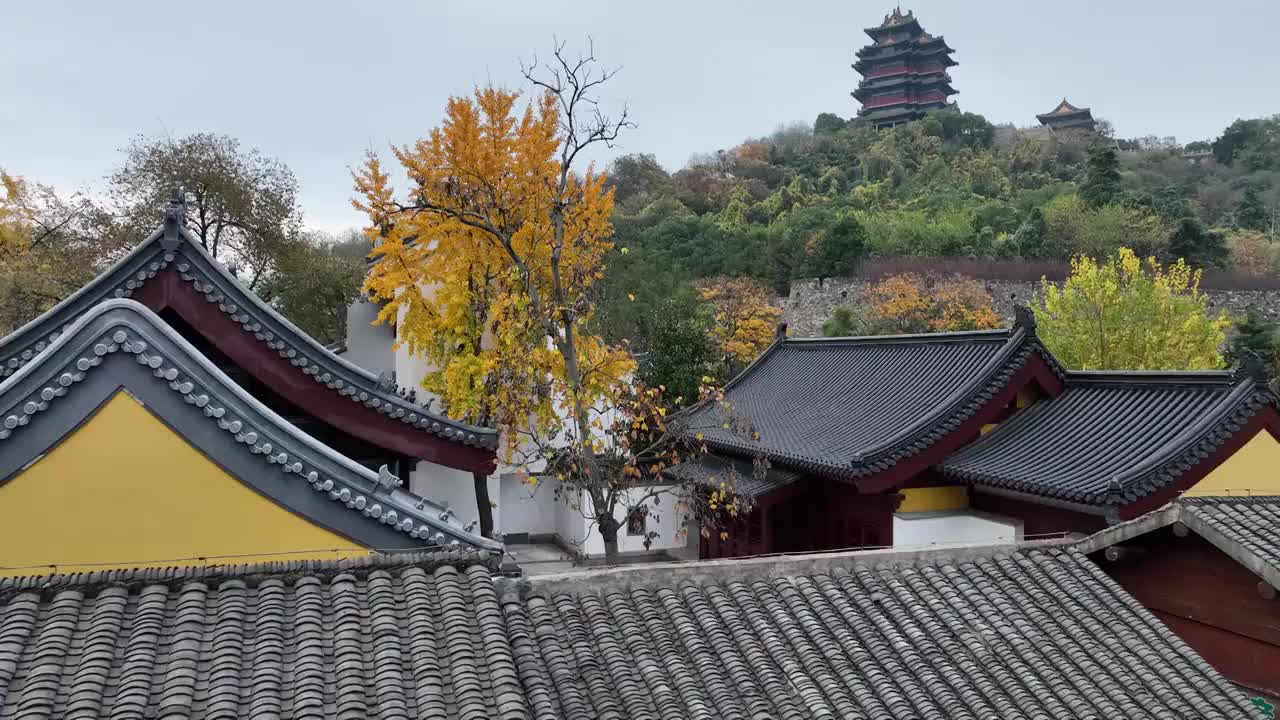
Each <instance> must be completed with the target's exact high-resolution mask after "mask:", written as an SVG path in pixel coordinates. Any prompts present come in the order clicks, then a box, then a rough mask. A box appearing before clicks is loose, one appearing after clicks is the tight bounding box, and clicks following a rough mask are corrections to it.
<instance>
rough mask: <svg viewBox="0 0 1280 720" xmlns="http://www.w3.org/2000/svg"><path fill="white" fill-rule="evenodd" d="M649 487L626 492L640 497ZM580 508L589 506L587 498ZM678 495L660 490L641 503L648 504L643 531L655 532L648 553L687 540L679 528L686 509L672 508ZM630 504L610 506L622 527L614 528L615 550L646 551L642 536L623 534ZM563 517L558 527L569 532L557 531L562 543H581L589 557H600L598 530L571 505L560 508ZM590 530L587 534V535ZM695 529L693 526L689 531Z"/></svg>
mask: <svg viewBox="0 0 1280 720" xmlns="http://www.w3.org/2000/svg"><path fill="white" fill-rule="evenodd" d="M649 490H650V488H633V489H632V490H630V491H629V494H630V496H631V497H634V498H637V499H638V498H640V497H643V496H644V495H645V494H646V493H648V492H649ZM584 501H585V502H584V504H583V507H584V508H587V509H588V510H589V509H590V508H591V500H590V498H584ZM678 501H679V498H678V497H676V496H674V495H672V494H670V493H663V495H662V496H661V497H660V498H659V499H658V500H657V503H656V504H655V502H654V501H653V500H649V501H647V502H646V503H645V505H647V506H648V507H649V517H648V521H647V526H646V530H647V531H654V532H657V536H656V537H655V538H654V539H653V542H651V543H650V545H649V549H648V552H656V551H659V550H671V549H675V548H684V547H686V546H687V544H688V540H687V538H686V536H685V535H684V534H680V533H679V531H680V530H682V529H683V528H684V525H683V523H684V518H685V517H686V515H687V512H680V511H676V509H675V505H676V503H677V502H678ZM629 508H630V503H622V502H619V503H618V507H617V508H615V509H614V517H615V518H617V519H618V522H620V523H622V527H621V528H619V529H618V552H623V553H643V552H646V550H645V547H644V536H643V535H635V536H630V535H627V511H628V509H629ZM564 511H565V513H566V515H567V516H569V517H567V518H566V520H565V522H564V523H563V524H562V527H564V528H565V532H567V533H571V535H566V534H564V533H562V534H561V539H563V540H565V541H566V542H570V541H571V540H572V541H573V542H576V543H582V541H583V539H584V538H585V539H586V542H585V544H584V545H582V550H583V552H584V553H585V554H586V555H587V556H589V557H603V556H604V539H603V538H601V537H600V530H599V529H598V528H596V527H595V525H594V523H592V522H591V521H589V520H586V519H584V518H582V517H581V513H579V512H578V511H575V510H573V509H571V508H565V509H564ZM588 530H590V534H588ZM693 531H694V532H697V529H696V528H695V529H694V530H693Z"/></svg>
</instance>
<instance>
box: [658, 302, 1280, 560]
mask: <svg viewBox="0 0 1280 720" xmlns="http://www.w3.org/2000/svg"><path fill="white" fill-rule="evenodd" d="M725 392H726V396H727V402H728V406H729V407H730V408H731V410H725V409H724V408H723V407H721V406H719V405H706V406H703V407H699V408H696V409H694V410H693V411H691V417H690V421H691V425H692V427H691V429H690V432H697V433H700V434H701V435H702V436H703V438H704V441H705V442H706V444H707V446H708V449H709V450H710V451H711V453H712V455H711V456H710V457H707V458H701V459H699V460H697V461H690V462H686V463H682V464H680V465H677V466H675V467H673V468H672V469H671V470H670V471H669V472H671V473H673V474H674V475H675V476H677V477H680V478H681V479H684V480H687V481H693V482H705V483H712V484H717V485H718V484H719V483H720V482H725V483H726V484H729V485H732V486H733V487H734V488H735V489H736V490H737V491H738V492H740V493H743V494H746V495H749V496H751V497H753V498H754V500H755V508H754V510H753V511H752V512H751V513H750V515H749V516H748V517H747V518H744V519H743V520H742V521H741V527H738V528H736V529H735V530H734V531H733V532H731V533H729V534H728V535H727V536H726V537H723V538H722V537H718V536H716V535H712V536H711V537H706V538H704V539H703V541H702V545H701V547H700V555H701V556H702V557H707V558H712V557H735V556H744V555H758V554H765V553H776V552H798V551H800V552H803V551H818V550H829V549H836V548H848V547H884V546H909V545H927V544H934V543H954V542H995V541H1016V540H1019V539H1022V538H1025V537H1031V536H1045V535H1055V536H1063V535H1068V534H1088V533H1093V532H1095V531H1098V530H1102V529H1104V528H1106V527H1108V526H1109V525H1112V524H1115V523H1118V522H1122V521H1125V520H1129V519H1132V518H1135V517H1138V516H1140V515H1142V514H1143V513H1146V512H1149V511H1151V510H1154V509H1156V508H1159V507H1160V506H1162V505H1164V504H1165V503H1167V502H1169V501H1170V500H1172V499H1174V498H1176V497H1179V496H1182V495H1186V496H1195V495H1224V494H1227V495H1234V494H1247V493H1255V494H1256V493H1266V494H1280V474H1277V473H1275V472H1274V471H1272V470H1271V468H1274V467H1277V466H1280V399H1278V398H1277V397H1276V395H1275V394H1274V393H1273V392H1272V391H1271V390H1269V389H1268V388H1267V385H1266V383H1265V378H1264V377H1263V376H1262V374H1261V370H1260V369H1259V368H1255V367H1252V366H1250V367H1245V368H1238V369H1236V370H1232V371H1203V372H1189V373H1162V372H1074V371H1068V370H1065V369H1064V368H1063V367H1062V366H1061V365H1060V364H1059V363H1058V362H1057V361H1056V360H1055V359H1054V358H1053V356H1052V354H1051V353H1050V352H1049V351H1048V350H1047V349H1046V348H1045V347H1044V345H1043V344H1042V343H1041V342H1040V341H1039V339H1038V338H1037V336H1036V332H1035V322H1034V319H1033V318H1032V316H1031V313H1030V312H1029V311H1027V310H1025V309H1021V310H1020V311H1019V313H1018V319H1017V321H1016V322H1015V323H1014V326H1013V327H1012V328H1009V329H1006V330H994V331H976V332H956V333H935V334H923V335H904V336H883V337H864V338H812V339H808V338H806V339H795V338H787V337H785V336H784V335H780V336H779V338H778V339H777V341H775V343H774V344H773V345H772V346H770V348H769V349H767V350H766V351H765V352H764V353H763V354H762V355H761V356H760V358H758V359H757V360H756V361H755V363H753V364H752V365H751V366H750V367H748V368H747V369H746V370H745V371H744V372H743V373H742V374H741V375H739V376H738V377H737V378H735V379H734V380H733V381H732V382H730V383H729V385H728V386H727V387H726V390H725ZM730 414H731V415H735V416H738V417H739V418H740V420H734V419H732V418H730V417H729V415H730ZM741 420H745V421H746V422H748V423H750V427H751V429H752V431H753V434H750V435H746V436H744V434H742V433H736V432H732V431H730V430H726V429H724V427H725V425H726V424H732V423H733V422H740V421H741ZM762 463H763V464H764V465H765V466H766V467H767V470H766V471H765V472H763V473H761V472H758V471H757V470H758V468H759V467H760V465H761V464H762Z"/></svg>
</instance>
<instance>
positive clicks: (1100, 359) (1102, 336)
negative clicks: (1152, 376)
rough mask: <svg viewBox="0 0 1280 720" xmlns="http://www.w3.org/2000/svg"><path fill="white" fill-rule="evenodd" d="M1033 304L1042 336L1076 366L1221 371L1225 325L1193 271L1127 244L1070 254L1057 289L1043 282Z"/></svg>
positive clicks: (1056, 353)
mask: <svg viewBox="0 0 1280 720" xmlns="http://www.w3.org/2000/svg"><path fill="white" fill-rule="evenodd" d="M1031 309H1032V310H1033V311H1034V312H1035V317H1036V325H1037V328H1038V332H1039V335H1040V338H1041V339H1042V340H1043V341H1044V343H1045V345H1047V346H1048V347H1049V350H1050V351H1051V352H1053V354H1054V356H1055V357H1056V358H1058V359H1059V360H1061V361H1062V363H1063V364H1064V365H1066V366H1067V367H1069V368H1072V369H1074V370H1207V369H1213V368H1220V367H1222V365H1223V357H1222V346H1223V342H1224V340H1225V336H1226V330H1227V328H1228V327H1230V326H1231V321H1230V319H1229V318H1228V317H1227V315H1226V313H1225V312H1221V311H1220V312H1218V313H1216V314H1214V313H1212V312H1210V310H1209V298H1208V296H1206V295H1205V294H1204V292H1202V291H1201V290H1200V271H1199V270H1194V269H1192V268H1191V267H1190V266H1189V265H1187V263H1186V262H1184V261H1183V260H1181V259H1179V260H1178V261H1177V262H1175V263H1172V264H1170V265H1168V266H1161V264H1160V263H1159V262H1157V261H1156V259H1155V258H1147V259H1146V260H1145V261H1144V260H1142V259H1141V258H1139V257H1138V256H1137V255H1136V254H1135V253H1134V252H1133V251H1132V250H1129V249H1128V248H1121V249H1120V250H1119V252H1117V253H1116V254H1114V255H1112V256H1110V257H1108V258H1107V259H1106V261H1105V262H1098V261H1096V260H1094V259H1093V258H1090V257H1088V256H1083V255H1082V256H1078V257H1076V258H1075V259H1073V260H1072V261H1071V275H1070V277H1068V278H1067V280H1066V281H1065V282H1064V283H1062V285H1061V286H1058V285H1057V284H1054V283H1051V282H1049V281H1047V280H1043V281H1042V288H1041V292H1040V294H1039V297H1037V299H1036V302H1035V303H1034V304H1033V305H1032V307H1031Z"/></svg>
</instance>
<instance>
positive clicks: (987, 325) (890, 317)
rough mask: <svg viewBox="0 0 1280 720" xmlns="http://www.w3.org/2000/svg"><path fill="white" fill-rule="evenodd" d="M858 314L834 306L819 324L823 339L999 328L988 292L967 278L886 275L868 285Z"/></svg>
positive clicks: (906, 274) (912, 274)
mask: <svg viewBox="0 0 1280 720" xmlns="http://www.w3.org/2000/svg"><path fill="white" fill-rule="evenodd" d="M862 301H863V302H862V305H863V307H862V308H861V312H860V313H858V314H857V315H856V316H855V313H854V312H853V311H852V310H851V309H846V308H839V309H837V313H836V315H835V316H834V317H833V318H832V319H831V321H829V322H828V323H827V324H826V325H824V326H823V334H825V335H847V334H866V335H886V334H900V333H922V332H949V331H954V330H987V329H991V328H995V327H999V326H1000V316H998V315H996V312H995V310H994V309H993V308H992V304H991V294H990V293H988V292H987V290H986V288H984V287H983V286H982V283H980V282H978V281H977V280H974V279H972V278H966V277H961V276H955V277H950V278H942V279H939V278H926V277H923V276H921V275H916V274H915V273H902V274H898V275H890V276H888V277H885V278H883V279H882V280H880V281H879V282H877V283H876V284H875V285H872V286H871V288H869V289H868V290H867V292H866V294H865V295H864V296H863V298H862Z"/></svg>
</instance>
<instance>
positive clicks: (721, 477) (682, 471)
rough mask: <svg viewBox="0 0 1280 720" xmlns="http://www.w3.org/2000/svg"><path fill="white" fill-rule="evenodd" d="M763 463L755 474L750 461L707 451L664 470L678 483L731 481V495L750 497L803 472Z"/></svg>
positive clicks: (795, 478)
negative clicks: (761, 470) (759, 471)
mask: <svg viewBox="0 0 1280 720" xmlns="http://www.w3.org/2000/svg"><path fill="white" fill-rule="evenodd" d="M763 465H765V467H763V473H757V470H756V464H755V462H754V461H753V460H747V459H744V458H735V457H724V456H719V455H710V454H707V455H702V456H700V457H698V458H696V459H693V460H686V461H685V462H682V463H679V464H677V465H673V466H671V467H670V468H668V469H667V471H666V474H667V475H669V476H671V477H672V478H673V479H675V480H677V481H678V482H681V483H689V484H696V485H709V486H719V485H720V483H722V482H723V483H725V484H726V485H730V484H731V485H732V486H733V487H732V491H733V493H734V494H736V495H745V496H747V497H753V498H755V497H760V496H762V495H767V494H768V493H771V492H773V491H774V490H777V489H779V488H784V487H786V486H788V485H790V484H791V483H793V482H795V481H796V480H799V479H800V478H801V477H804V475H803V473H799V472H796V471H794V470H784V469H782V468H777V467H773V466H771V465H768V463H767V461H765V462H763ZM757 475H759V477H757Z"/></svg>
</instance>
